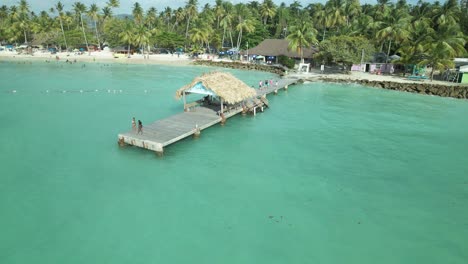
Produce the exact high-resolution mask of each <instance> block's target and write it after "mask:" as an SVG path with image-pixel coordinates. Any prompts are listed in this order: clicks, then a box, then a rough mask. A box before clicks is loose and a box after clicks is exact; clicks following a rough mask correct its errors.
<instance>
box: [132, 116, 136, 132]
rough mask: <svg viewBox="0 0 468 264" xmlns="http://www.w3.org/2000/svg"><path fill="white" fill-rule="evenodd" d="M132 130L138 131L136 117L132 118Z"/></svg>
mask: <svg viewBox="0 0 468 264" xmlns="http://www.w3.org/2000/svg"><path fill="white" fill-rule="evenodd" d="M132 130H133V131H134V132H135V131H136V121H135V117H134V118H132Z"/></svg>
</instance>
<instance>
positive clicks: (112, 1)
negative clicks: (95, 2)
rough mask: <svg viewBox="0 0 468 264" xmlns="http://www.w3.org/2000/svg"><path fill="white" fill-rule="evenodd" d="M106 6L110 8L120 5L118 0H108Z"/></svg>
mask: <svg viewBox="0 0 468 264" xmlns="http://www.w3.org/2000/svg"><path fill="white" fill-rule="evenodd" d="M107 6H108V7H110V8H117V7H119V6H120V1H119V0H109V1H107Z"/></svg>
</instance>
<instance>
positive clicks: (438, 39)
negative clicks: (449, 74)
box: [420, 24, 466, 80]
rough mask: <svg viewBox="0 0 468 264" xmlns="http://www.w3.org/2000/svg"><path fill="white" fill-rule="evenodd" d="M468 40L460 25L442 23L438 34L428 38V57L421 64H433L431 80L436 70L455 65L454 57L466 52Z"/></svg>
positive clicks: (426, 44) (426, 49)
mask: <svg viewBox="0 0 468 264" xmlns="http://www.w3.org/2000/svg"><path fill="white" fill-rule="evenodd" d="M465 43H466V40H465V38H464V37H463V33H461V32H460V28H459V27H458V25H450V24H447V25H442V26H441V27H440V28H439V30H438V31H437V32H436V34H433V35H432V36H431V37H430V38H428V39H427V40H426V43H425V45H424V48H425V51H426V58H425V59H423V60H422V61H421V62H420V65H432V71H431V80H433V78H434V71H435V70H443V69H445V68H448V67H453V65H454V61H453V59H454V58H455V57H456V56H460V55H462V54H463V53H465V52H466V50H465V47H464V45H465Z"/></svg>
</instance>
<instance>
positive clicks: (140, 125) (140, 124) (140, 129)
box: [132, 117, 143, 135]
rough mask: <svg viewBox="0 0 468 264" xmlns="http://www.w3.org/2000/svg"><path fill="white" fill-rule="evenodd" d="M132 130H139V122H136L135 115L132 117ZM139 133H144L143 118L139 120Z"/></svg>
mask: <svg viewBox="0 0 468 264" xmlns="http://www.w3.org/2000/svg"><path fill="white" fill-rule="evenodd" d="M132 130H133V131H134V132H135V131H137V124H136V122H135V117H134V118H132ZM137 134H142V135H143V123H141V120H138V131H137Z"/></svg>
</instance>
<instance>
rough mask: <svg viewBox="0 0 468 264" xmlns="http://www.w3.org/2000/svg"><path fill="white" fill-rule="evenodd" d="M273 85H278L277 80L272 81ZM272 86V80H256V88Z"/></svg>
mask: <svg viewBox="0 0 468 264" xmlns="http://www.w3.org/2000/svg"><path fill="white" fill-rule="evenodd" d="M274 85H275V87H278V80H276V81H275V82H274ZM270 86H271V87H273V80H271V79H270V80H265V81H263V80H261V81H259V82H258V89H263V88H269V87H270Z"/></svg>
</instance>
